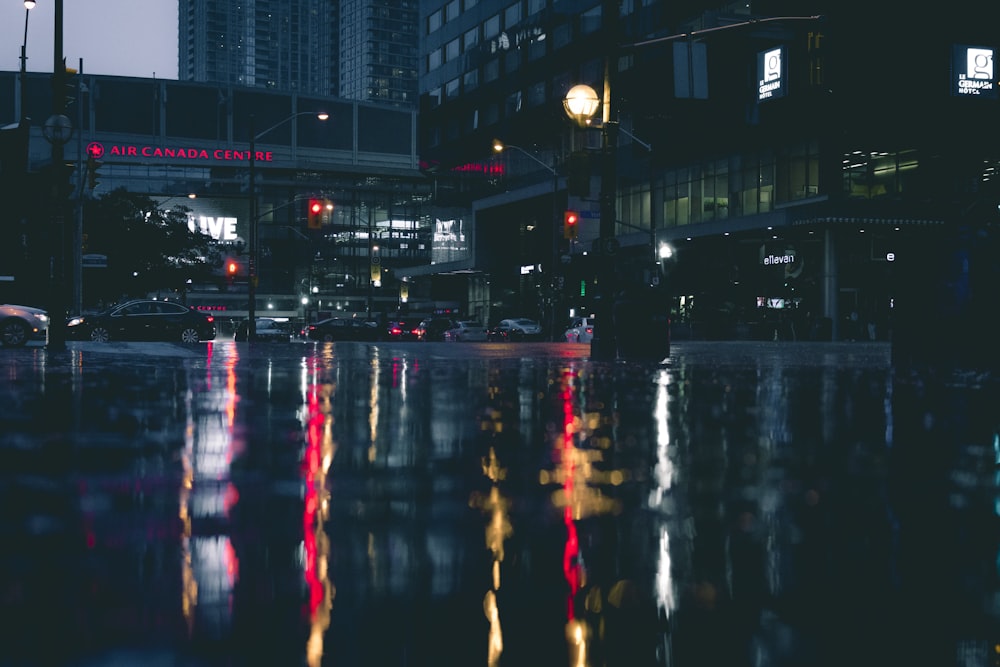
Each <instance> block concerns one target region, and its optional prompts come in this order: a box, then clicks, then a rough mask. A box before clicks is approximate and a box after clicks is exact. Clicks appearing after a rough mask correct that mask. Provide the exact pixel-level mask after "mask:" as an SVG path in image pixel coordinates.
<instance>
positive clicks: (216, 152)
mask: <svg viewBox="0 0 1000 667" xmlns="http://www.w3.org/2000/svg"><path fill="white" fill-rule="evenodd" d="M254 152H255V153H256V154H257V155H256V158H255V161H256V162H274V152H273V151H254ZM87 157H90V158H93V159H95V160H105V159H113V158H124V159H128V158H143V159H148V160H164V161H166V160H170V161H172V162H177V161H181V160H203V161H209V162H226V163H232V162H249V161H250V151H249V149H248V150H237V149H234V148H193V147H184V146H179V147H172V146H153V145H150V144H104V143H102V142H100V141H92V142H90V143H89V144H87Z"/></svg>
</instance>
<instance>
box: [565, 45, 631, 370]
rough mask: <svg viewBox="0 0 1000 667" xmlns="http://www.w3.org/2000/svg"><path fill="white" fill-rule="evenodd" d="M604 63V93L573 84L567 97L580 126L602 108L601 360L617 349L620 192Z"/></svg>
mask: <svg viewBox="0 0 1000 667" xmlns="http://www.w3.org/2000/svg"><path fill="white" fill-rule="evenodd" d="M609 61H610V58H608V59H606V60H605V63H604V97H603V100H602V99H600V98H598V97H597V93H596V92H595V91H594V89H593V88H591V87H590V86H586V85H578V86H573V87H572V88H570V90H569V92H568V93H566V98H565V99H564V100H563V108H564V109H565V110H566V114H567V115H568V116H569V117H570V118H571V119H572V120H573V121H574V122H575V123H576V124H577V125H579V126H580V127H590V126H591V122H592V119H593V116H594V114H595V113H596V112H597V108H598V106H600V107H601V108H602V112H601V117H602V120H601V126H600V127H601V192H600V207H601V213H600V215H601V220H600V227H599V232H598V239H597V246H596V247H595V250H596V251H597V255H598V267H597V299H596V305H595V307H594V315H595V316H596V318H595V320H596V321H595V323H594V337H593V339H592V340H591V342H590V356H591V357H593V358H594V359H598V360H608V359H614V358H615V356H616V354H617V352H616V343H615V334H616V332H615V325H614V307H613V304H612V299H613V297H614V294H613V290H612V283H613V282H614V266H613V264H612V259H613V258H612V255H613V254H614V252H615V250H616V244H615V217H616V215H615V198H616V196H617V193H616V188H617V178H618V173H617V168H616V164H615V162H616V160H617V155H616V153H615V150H616V146H617V143H618V123H617V121H612V120H611V69H610V68H611V65H610V62H609Z"/></svg>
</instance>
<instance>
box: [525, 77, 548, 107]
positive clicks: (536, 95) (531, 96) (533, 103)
mask: <svg viewBox="0 0 1000 667" xmlns="http://www.w3.org/2000/svg"><path fill="white" fill-rule="evenodd" d="M545 99H546V98H545V82H544V81H539V82H537V83H535V84H534V85H532V86H531V87H530V88H528V106H529V107H537V106H540V105H542V104H545Z"/></svg>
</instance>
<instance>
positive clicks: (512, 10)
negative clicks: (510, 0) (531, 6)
mask: <svg viewBox="0 0 1000 667" xmlns="http://www.w3.org/2000/svg"><path fill="white" fill-rule="evenodd" d="M520 21H521V3H520V2H515V3H514V4H513V5H510V6H509V7H507V9H505V10H504V12H503V25H504V27H505V28H506V29H507V30H510V29H511V28H513V27H514V26H516V25H517V24H518V23H519V22H520Z"/></svg>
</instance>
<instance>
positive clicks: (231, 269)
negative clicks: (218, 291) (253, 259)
mask: <svg viewBox="0 0 1000 667" xmlns="http://www.w3.org/2000/svg"><path fill="white" fill-rule="evenodd" d="M239 270H240V265H239V264H237V263H236V262H234V261H233V260H229V263H227V264H226V273H228V274H229V275H231V276H235V275H236V272H237V271H239Z"/></svg>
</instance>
